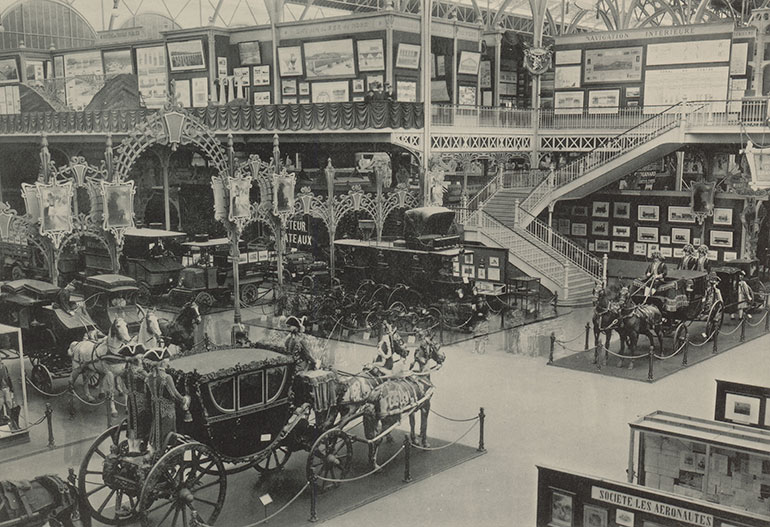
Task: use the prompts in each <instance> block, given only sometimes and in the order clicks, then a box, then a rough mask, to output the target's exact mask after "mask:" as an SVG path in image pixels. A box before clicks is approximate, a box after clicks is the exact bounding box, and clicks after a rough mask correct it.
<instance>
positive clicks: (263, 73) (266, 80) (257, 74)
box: [251, 64, 270, 86]
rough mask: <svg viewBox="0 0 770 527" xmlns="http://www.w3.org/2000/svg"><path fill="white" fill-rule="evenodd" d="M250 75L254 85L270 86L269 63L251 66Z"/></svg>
mask: <svg viewBox="0 0 770 527" xmlns="http://www.w3.org/2000/svg"><path fill="white" fill-rule="evenodd" d="M251 75H252V77H254V81H253V84H254V86H270V65H269V64H265V65H264V66H254V67H253V68H251Z"/></svg>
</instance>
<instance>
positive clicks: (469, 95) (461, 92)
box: [457, 86, 476, 106]
mask: <svg viewBox="0 0 770 527" xmlns="http://www.w3.org/2000/svg"><path fill="white" fill-rule="evenodd" d="M457 95H458V97H457V102H458V103H459V104H461V105H467V106H476V86H458V88H457Z"/></svg>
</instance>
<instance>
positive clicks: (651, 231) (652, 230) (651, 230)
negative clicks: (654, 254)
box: [636, 227, 658, 243]
mask: <svg viewBox="0 0 770 527" xmlns="http://www.w3.org/2000/svg"><path fill="white" fill-rule="evenodd" d="M636 239H637V241H640V242H645V243H651V242H652V243H657V241H658V228H657V227H637V229H636Z"/></svg>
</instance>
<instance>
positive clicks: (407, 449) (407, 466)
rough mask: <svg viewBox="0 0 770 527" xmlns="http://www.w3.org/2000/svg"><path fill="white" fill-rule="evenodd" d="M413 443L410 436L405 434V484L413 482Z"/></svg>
mask: <svg viewBox="0 0 770 527" xmlns="http://www.w3.org/2000/svg"><path fill="white" fill-rule="evenodd" d="M411 449H412V442H411V441H410V440H409V436H408V435H406V434H404V483H409V482H410V481H412V470H411V466H410V456H411Z"/></svg>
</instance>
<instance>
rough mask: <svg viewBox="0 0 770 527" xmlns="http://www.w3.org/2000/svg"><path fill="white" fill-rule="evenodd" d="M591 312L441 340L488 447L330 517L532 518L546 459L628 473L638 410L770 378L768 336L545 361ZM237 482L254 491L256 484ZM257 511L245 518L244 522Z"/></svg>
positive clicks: (36, 463) (354, 520)
mask: <svg viewBox="0 0 770 527" xmlns="http://www.w3.org/2000/svg"><path fill="white" fill-rule="evenodd" d="M586 316H587V313H586V312H585V311H579V312H575V313H573V314H572V315H569V316H567V317H564V318H560V319H557V320H556V321H550V322H546V323H543V324H542V325H539V326H528V327H527V328H526V329H523V330H521V331H519V332H517V333H515V334H512V333H508V334H505V333H498V334H496V335H493V336H492V337H491V338H490V339H489V342H488V344H487V349H486V353H483V354H478V353H474V344H473V342H472V341H471V342H466V343H462V344H459V345H454V346H449V347H446V348H444V351H445V352H446V353H447V361H446V363H445V365H444V367H443V368H442V369H441V371H440V372H438V373H437V374H434V376H433V380H434V383H435V384H436V393H435V396H434V398H433V408H434V409H435V410H436V411H437V412H439V413H441V414H444V415H447V416H449V417H456V418H464V417H471V416H473V415H475V414H477V412H478V410H479V407H481V406H483V407H484V408H485V411H486V414H487V427H486V447H487V449H488V453H487V454H486V455H484V456H481V457H479V458H476V459H474V460H472V461H470V462H467V463H465V464H462V465H459V466H457V467H455V468H452V469H450V470H447V471H445V472H442V473H440V474H439V475H437V476H435V477H432V478H429V479H426V480H423V481H420V482H417V483H413V484H410V485H406V486H404V487H403V488H402V489H401V490H399V491H397V492H395V493H393V494H391V495H389V496H387V497H385V498H382V499H380V500H378V501H376V502H373V503H370V504H368V505H366V506H364V507H361V508H359V509H356V510H353V511H351V512H348V513H346V514H344V515H342V516H338V517H336V518H334V519H332V520H330V521H329V522H328V523H327V524H328V525H334V526H340V527H348V526H350V527H361V526H362V525H366V526H379V525H383V526H385V525H406V526H412V525H414V526H422V525H436V526H442V527H449V526H458V527H459V526H468V525H485V526H510V525H516V526H518V525H522V526H525V525H526V526H532V525H534V521H535V504H536V477H537V471H536V468H535V466H536V465H537V464H539V463H542V464H546V465H549V466H554V467H559V468H565V469H571V470H576V471H579V472H584V473H589V474H595V475H598V476H602V477H607V478H610V479H617V480H625V477H626V476H625V472H626V466H627V456H628V439H629V428H628V423H629V422H630V421H633V420H635V419H637V418H638V417H640V416H642V415H645V414H647V413H650V412H653V411H655V410H659V409H660V410H668V411H672V412H677V413H682V414H688V415H693V416H698V417H703V418H711V417H712V416H713V406H714V396H715V388H716V383H715V379H729V380H733V381H739V382H745V383H751V384H765V385H767V384H768V382H769V381H768V379H769V378H770V377H768V371H770V336H765V337H762V338H758V339H756V340H754V341H751V342H749V343H746V344H744V345H742V346H740V347H738V348H735V349H733V350H731V351H729V352H726V353H724V354H720V355H718V356H716V357H714V358H712V359H710V360H708V361H706V362H703V363H700V364H697V365H695V366H692V367H689V368H688V369H686V370H684V371H681V372H678V373H676V374H674V375H671V376H670V377H667V378H665V379H662V380H660V381H657V382H655V383H653V384H648V383H643V382H635V381H628V380H624V379H618V378H614V377H610V376H603V375H595V374H591V373H582V372H576V371H572V370H567V369H563V368H557V367H552V366H548V365H547V364H546V361H547V349H543V348H541V347H539V345H538V343H541V344H542V343H544V342H546V339H545V338H537V335H538V334H540V335H546V334H550V332H551V331H552V330H553V331H556V332H557V336H559V337H560V338H564V339H567V338H571V337H572V336H573V335H575V334H577V332H578V331H579V330H580V328H581V327H582V326H583V325H584V324H585V319H586V318H585V317H586ZM329 346H330V350H332V351H333V352H334V356H335V360H336V363H337V365H338V366H339V367H340V369H346V370H348V369H352V368H355V367H356V365H359V364H361V363H363V362H366V361H367V360H370V359H371V356H372V355H373V349H372V348H368V347H367V348H364V347H361V346H354V345H349V344H339V343H330V344H329ZM31 397H33V398H37V397H36V396H35V395H32V396H31ZM102 418H103V415H102V414H101V413H99V414H98V415H96V416H91V417H87V418H86V419H87V420H88V421H89V423H90V424H89V427H92V426H96V424H95V422H96V421H97V420H98V421H101V419H102ZM91 421H94V422H93V423H91ZM70 423H71V424H70V425H66V424H65V427H69V426H71V427H72V430H70V432H69V435H70V437H74V436H75V435H77V434H76V433H75V429H76V428H80V425H78V424H76V423H78V421H77V420H76V421H71V422H70ZM404 424H406V423H404ZM86 428H88V427H86ZM466 429H467V426H466V425H464V424H457V423H452V422H448V421H444V420H442V419H440V418H438V417H436V416H432V417H431V422H430V432H429V433H430V435H432V436H435V437H440V438H442V439H446V440H453V439H455V438H457V437H459V436H460V435H461V434H462V433H463V432H464V431H465V430H466ZM477 441H478V435H477V434H476V433H475V432H474V433H471V434H469V435H468V436H466V437H465V438H464V439H463V440H462V442H463V443H465V444H468V445H474V446H475V445H476V443H477ZM83 445H87V443H83V444H75V445H73V446H71V447H68V448H65V449H60V450H55V451H51V452H45V453H43V454H40V455H36V456H31V457H27V458H23V459H18V460H15V461H9V462H3V459H6V460H7V459H8V457H7V454H6V453H4V452H3V451H0V474H2V477H3V478H28V477H30V476H31V475H35V474H38V473H49V472H58V473H60V474H65V473H66V469H67V467H68V466H76V465H77V462H78V456H79V453H80V452H81V450H82V448H84V447H83ZM38 446H39V445H38ZM30 448H32V447H30ZM14 450H15V449H14ZM421 455H423V454H421ZM428 455H429V454H428ZM230 491H235V492H239V493H242V494H243V498H244V499H252V500H253V499H256V491H255V490H253V489H252V488H239V489H237V490H236V489H230ZM251 494H254V495H253V496H252V495H251ZM258 519H260V518H246V517H244V518H243V522H242V523H241V525H246V524H248V523H251V522H253V521H256V520H258Z"/></svg>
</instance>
